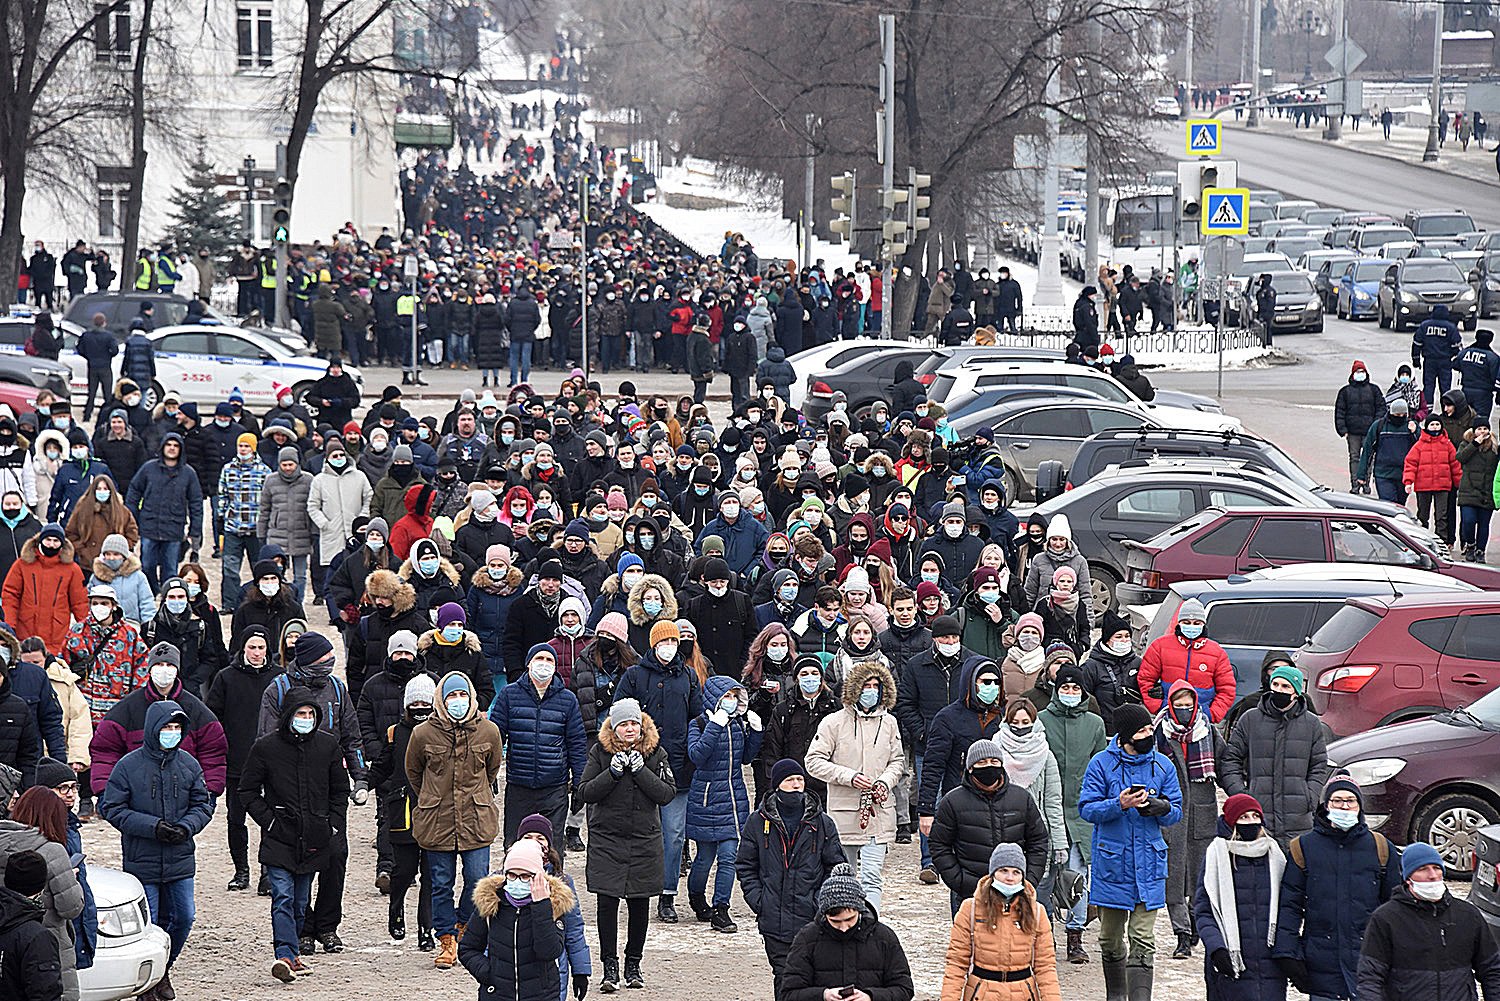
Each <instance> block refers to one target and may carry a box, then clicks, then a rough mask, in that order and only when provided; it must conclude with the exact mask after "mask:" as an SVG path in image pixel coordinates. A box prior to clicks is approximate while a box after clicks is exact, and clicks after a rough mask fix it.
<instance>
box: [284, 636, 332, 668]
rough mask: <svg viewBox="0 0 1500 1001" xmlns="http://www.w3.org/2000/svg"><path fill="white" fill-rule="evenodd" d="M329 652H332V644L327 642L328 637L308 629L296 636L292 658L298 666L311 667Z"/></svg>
mask: <svg viewBox="0 0 1500 1001" xmlns="http://www.w3.org/2000/svg"><path fill="white" fill-rule="evenodd" d="M331 653H333V644H332V643H330V642H328V637H326V636H324V635H323V634H322V633H315V632H311V631H309V632H305V633H303V634H302V635H301V636H298V637H297V645H296V646H295V647H293V650H292V659H293V660H294V661H296V664H297V666H298V667H311V666H312V665H314V664H316V663H317V662H318V661H320V660H322V659H323V658H324V657H327V656H328V655H329V654H331Z"/></svg>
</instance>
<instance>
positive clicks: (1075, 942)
mask: <svg viewBox="0 0 1500 1001" xmlns="http://www.w3.org/2000/svg"><path fill="white" fill-rule="evenodd" d="M1088 961H1089V954H1088V953H1087V952H1086V951H1084V948H1083V929H1082V928H1069V929H1068V962H1070V963H1087V962H1088Z"/></svg>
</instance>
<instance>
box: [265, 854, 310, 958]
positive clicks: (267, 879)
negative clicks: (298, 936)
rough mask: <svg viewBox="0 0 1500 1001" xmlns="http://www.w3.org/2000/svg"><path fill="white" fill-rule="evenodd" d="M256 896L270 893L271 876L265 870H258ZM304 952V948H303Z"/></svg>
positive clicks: (266, 895) (267, 895)
mask: <svg viewBox="0 0 1500 1001" xmlns="http://www.w3.org/2000/svg"><path fill="white" fill-rule="evenodd" d="M255 895H256V896H257V897H269V896H270V895H271V877H270V876H267V875H266V870H264V869H262V870H261V871H260V882H259V883H257V884H256V885H255ZM303 951H304V952H306V950H303Z"/></svg>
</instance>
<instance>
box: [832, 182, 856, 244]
mask: <svg viewBox="0 0 1500 1001" xmlns="http://www.w3.org/2000/svg"><path fill="white" fill-rule="evenodd" d="M855 178H856V172H855V171H852V170H846V171H844V172H843V173H842V174H840V175H839V176H838V177H834V178H830V182H831V183H832V185H833V190H834V191H835V192H837V194H835V195H834V197H833V199H832V205H833V210H834V211H835V212H837V213H839V216H838V218H837V219H835V220H833V222H831V223H829V225H828V228H829V229H831V230H833V232H835V233H837V234H838V235H839V236H842V237H843V238H844V239H845V240H848V241H850V242H851V243H852V242H853V241H854V227H855V220H856V219H857V218H859V216H858V213H857V212H856V211H855V209H856V207H857V205H858V201H859V195H858V191H857V188H856V186H855Z"/></svg>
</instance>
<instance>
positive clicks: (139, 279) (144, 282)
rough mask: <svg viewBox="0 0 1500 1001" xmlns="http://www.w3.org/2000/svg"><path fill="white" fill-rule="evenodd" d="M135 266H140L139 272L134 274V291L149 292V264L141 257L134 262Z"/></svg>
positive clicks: (150, 271) (150, 274)
mask: <svg viewBox="0 0 1500 1001" xmlns="http://www.w3.org/2000/svg"><path fill="white" fill-rule="evenodd" d="M136 264H137V265H139V266H140V270H139V271H138V272H136V276H135V290H136V291H137V292H149V291H151V276H152V268H151V262H150V261H148V260H146V258H144V257H142V258H141V259H140V260H139V261H137V262H136Z"/></svg>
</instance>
